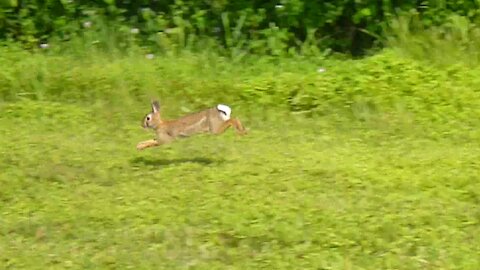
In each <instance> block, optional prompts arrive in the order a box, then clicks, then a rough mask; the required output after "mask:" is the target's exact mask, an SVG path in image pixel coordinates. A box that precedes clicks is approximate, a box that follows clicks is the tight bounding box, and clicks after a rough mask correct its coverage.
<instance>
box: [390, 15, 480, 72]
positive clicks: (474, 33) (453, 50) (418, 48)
mask: <svg viewBox="0 0 480 270" xmlns="http://www.w3.org/2000/svg"><path fill="white" fill-rule="evenodd" d="M385 37H386V44H387V46H389V47H392V48H395V49H398V50H399V51H400V52H402V53H404V54H405V55H408V56H411V57H413V58H416V59H422V60H426V61H429V62H431V63H433V64H436V65H439V66H441V67H448V66H453V65H457V64H461V65H466V66H469V67H476V66H478V65H479V64H480V27H479V26H478V25H477V24H475V23H474V22H472V21H471V20H469V19H467V18H466V17H463V16H460V15H455V14H454V15H451V16H450V17H449V18H448V19H447V21H446V23H444V24H442V25H440V26H433V27H428V28H427V27H425V24H424V23H423V22H421V21H420V19H419V15H418V14H411V13H409V14H403V15H401V16H398V17H396V18H394V19H393V20H392V21H391V22H390V24H389V26H388V28H386V32H385Z"/></svg>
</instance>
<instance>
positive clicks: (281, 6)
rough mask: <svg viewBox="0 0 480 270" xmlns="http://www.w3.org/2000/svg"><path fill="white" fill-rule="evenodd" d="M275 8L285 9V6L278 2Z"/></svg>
mask: <svg viewBox="0 0 480 270" xmlns="http://www.w3.org/2000/svg"><path fill="white" fill-rule="evenodd" d="M275 8H276V9H283V8H284V6H283V5H282V4H277V5H276V6H275Z"/></svg>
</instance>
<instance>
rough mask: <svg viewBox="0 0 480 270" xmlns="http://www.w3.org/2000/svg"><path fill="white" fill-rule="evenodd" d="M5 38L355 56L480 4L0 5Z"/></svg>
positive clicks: (223, 1)
mask: <svg viewBox="0 0 480 270" xmlns="http://www.w3.org/2000/svg"><path fill="white" fill-rule="evenodd" d="M0 3H1V4H0V11H1V12H0V39H5V38H8V39H13V40H17V41H21V42H22V43H24V44H25V45H27V46H30V47H31V46H33V47H36V46H38V45H39V44H40V43H49V41H51V39H60V40H64V41H65V40H71V39H72V38H75V37H76V36H78V35H82V33H83V32H84V30H85V29H98V26H99V25H104V24H105V23H106V22H108V25H109V27H111V28H113V29H114V30H115V31H113V32H114V33H116V35H125V34H128V33H130V32H131V31H132V30H133V31H134V32H135V33H138V34H139V38H140V39H141V40H142V44H144V45H146V46H149V47H150V48H153V49H155V50H159V51H163V50H168V49H169V47H170V46H169V44H165V40H170V41H171V40H174V43H175V45H176V46H178V47H180V48H185V47H188V48H190V47H194V46H197V47H199V48H204V46H205V44H206V43H207V44H209V42H206V40H208V41H213V42H214V43H216V44H221V45H222V46H223V47H225V48H227V49H228V50H229V51H233V52H238V51H242V52H243V51H247V52H253V53H257V54H271V55H284V54H286V53H291V52H292V51H298V50H300V51H302V53H311V52H310V51H311V50H307V51H305V49H306V47H320V48H322V49H329V50H330V49H333V50H335V51H341V52H349V53H352V54H354V55H358V54H361V53H363V52H364V51H365V50H368V49H370V48H372V46H374V45H375V42H378V41H381V40H382V39H381V38H380V40H379V37H385V36H384V33H383V30H384V27H385V26H386V25H387V24H388V22H389V20H390V19H391V18H392V16H395V15H402V14H405V13H412V12H413V13H418V14H420V17H419V19H420V20H419V22H420V24H421V25H422V26H425V27H431V26H436V25H442V24H444V23H445V22H447V21H448V18H449V17H450V16H451V15H452V14H455V15H458V16H461V17H462V18H464V19H465V20H467V21H471V22H474V21H476V20H477V19H478V15H479V12H478V10H479V3H478V1H463V0H454V1H433V0H432V1H393V0H383V1H354V0H341V1H338V0H337V1H306V0H280V1H258V0H255V1H251V0H235V1H233V0H230V1H229V0H211V1H199V0H195V1H182V0H158V1H145V0H143V1H130V0H124V1H113V0H105V1H69V0H64V1H58V0H22V1H17V0H13V1H12V0H9V1H2V2H0Z"/></svg>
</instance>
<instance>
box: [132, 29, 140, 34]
mask: <svg viewBox="0 0 480 270" xmlns="http://www.w3.org/2000/svg"><path fill="white" fill-rule="evenodd" d="M130 33H132V34H138V33H140V30H138V28H132V29H130Z"/></svg>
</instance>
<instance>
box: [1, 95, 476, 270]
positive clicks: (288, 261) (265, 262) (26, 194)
mask: <svg viewBox="0 0 480 270" xmlns="http://www.w3.org/2000/svg"><path fill="white" fill-rule="evenodd" d="M171 106H173V105H171ZM232 106H233V108H234V114H235V115H236V116H238V117H240V118H241V119H242V120H244V124H245V125H246V126H247V127H248V128H249V129H250V134H249V135H248V136H246V137H237V136H235V134H234V133H233V132H232V131H229V132H227V133H226V134H224V135H222V136H197V137H194V138H191V139H189V140H183V141H179V142H176V143H174V144H171V145H168V146H165V147H161V148H156V149H149V150H146V151H141V152H139V151H136V150H135V145H136V143H137V142H138V141H141V140H144V139H149V138H151V136H152V135H151V133H148V132H145V131H144V130H142V129H141V127H140V119H141V117H142V116H143V114H144V113H145V112H146V111H145V110H148V104H145V107H144V108H141V107H138V108H134V109H129V110H126V111H121V110H120V108H118V107H116V108H115V109H116V110H115V111H114V113H110V114H109V113H107V111H105V110H104V109H100V108H97V107H94V106H92V107H90V106H85V105H80V104H66V103H55V102H51V101H28V100H23V101H22V100H20V101H17V102H9V103H4V104H3V105H2V106H1V107H0V108H1V112H2V113H1V114H0V127H1V130H2V132H1V133H0V141H1V148H0V171H1V174H0V187H1V188H0V216H1V219H0V268H2V269H187V268H190V269H408V270H410V269H472V270H473V269H477V268H478V262H479V260H480V255H479V254H480V237H479V235H480V207H479V202H480V192H479V191H480V184H479V182H478V169H479V166H480V163H479V160H480V159H479V158H480V143H479V140H465V139H463V140H461V139H459V138H457V137H455V136H440V137H438V136H437V137H432V136H427V135H428V133H422V132H421V131H419V132H418V133H415V132H413V131H412V130H413V129H404V130H402V129H398V130H396V131H395V132H393V131H391V130H390V129H389V128H387V127H381V126H371V125H370V126H369V125H368V124H362V123H359V122H355V121H351V122H348V121H344V122H342V121H338V119H336V118H333V117H329V116H324V117H315V118H305V117H299V116H293V115H291V114H286V113H280V111H276V112H275V111H274V110H267V111H265V112H263V113H262V114H257V113H245V112H243V111H242V108H246V107H244V106H237V107H236V106H235V104H232ZM236 108H238V109H236ZM165 110H166V111H173V109H172V108H171V107H170V108H169V106H168V105H165ZM169 115H172V114H169ZM477 139H478V138H477Z"/></svg>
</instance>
